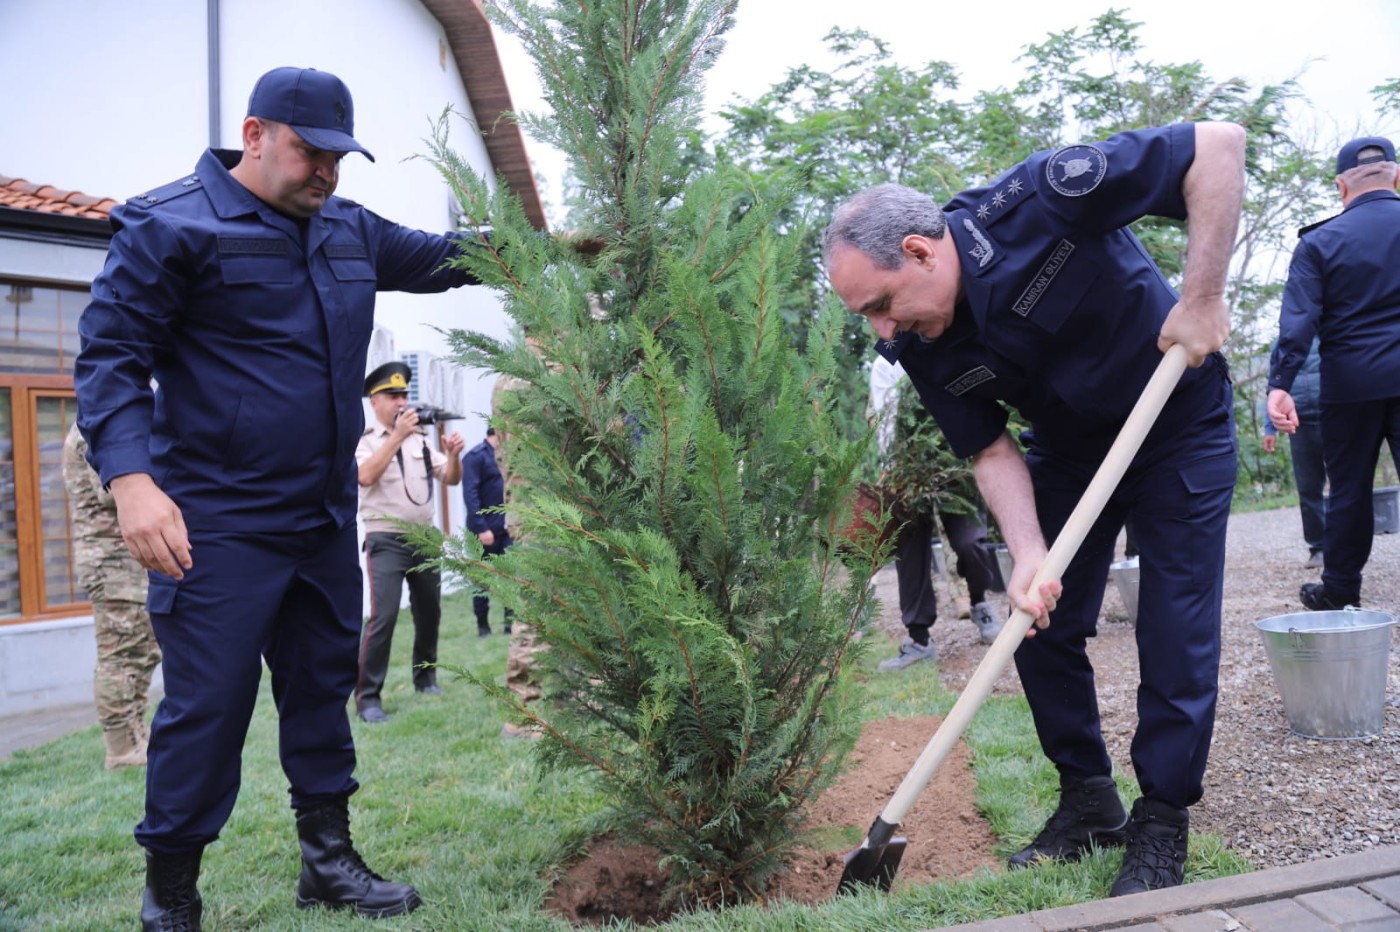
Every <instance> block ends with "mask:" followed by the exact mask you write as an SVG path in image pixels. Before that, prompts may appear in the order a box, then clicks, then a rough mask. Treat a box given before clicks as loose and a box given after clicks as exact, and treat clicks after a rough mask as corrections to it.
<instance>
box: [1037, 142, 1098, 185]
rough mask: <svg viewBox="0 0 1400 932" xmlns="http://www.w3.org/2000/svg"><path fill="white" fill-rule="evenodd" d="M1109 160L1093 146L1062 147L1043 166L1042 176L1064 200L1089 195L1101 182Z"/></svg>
mask: <svg viewBox="0 0 1400 932" xmlns="http://www.w3.org/2000/svg"><path fill="white" fill-rule="evenodd" d="M1106 171H1108V159H1107V157H1105V156H1104V154H1103V153H1102V152H1100V151H1099V150H1098V149H1097V148H1095V147H1094V146H1065V147H1064V148H1063V149H1059V150H1057V151H1056V152H1054V153H1053V154H1052V155H1051V156H1050V158H1049V159H1048V160H1047V161H1046V163H1045V177H1046V179H1047V180H1048V181H1049V182H1050V187H1052V188H1054V189H1055V190H1056V191H1058V192H1059V193H1061V194H1063V195H1064V196H1065V197H1080V196H1081V195H1084V194H1088V193H1089V192H1090V191H1092V190H1094V189H1095V188H1097V187H1098V186H1099V182H1100V181H1103V176H1104V172H1106Z"/></svg>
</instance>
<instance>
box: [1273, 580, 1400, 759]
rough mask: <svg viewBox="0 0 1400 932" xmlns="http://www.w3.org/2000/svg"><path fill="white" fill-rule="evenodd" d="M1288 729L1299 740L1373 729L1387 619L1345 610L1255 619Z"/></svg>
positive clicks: (1386, 653) (1377, 723)
mask: <svg viewBox="0 0 1400 932" xmlns="http://www.w3.org/2000/svg"><path fill="white" fill-rule="evenodd" d="M1255 627H1256V628H1258V629H1259V633H1260V634H1261V635H1262V636H1263V638H1264V650H1265V652H1266V653H1267V654H1268V655H1269V666H1270V667H1272V668H1273V671H1274V682H1275V684H1277V686H1278V691H1279V695H1280V696H1281V697H1282V698H1283V709H1284V712H1285V713H1286V714H1287V716H1288V727H1289V730H1290V731H1292V732H1293V733H1294V734H1296V735H1301V736H1302V737H1305V738H1328V739H1342V738H1365V737H1368V736H1371V735H1377V734H1380V732H1381V728H1382V726H1383V722H1384V719H1385V681H1386V672H1387V668H1388V666H1389V662H1390V642H1391V632H1392V630H1393V629H1394V627H1395V616H1394V615H1391V614H1389V613H1387V612H1371V611H1365V610H1362V609H1352V608H1348V609H1345V610H1344V611H1339V612H1300V613H1298V614H1293V615H1276V616H1274V617H1273V618H1265V619H1264V620H1263V621H1258V622H1255Z"/></svg>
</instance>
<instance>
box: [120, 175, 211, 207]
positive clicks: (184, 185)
mask: <svg viewBox="0 0 1400 932" xmlns="http://www.w3.org/2000/svg"><path fill="white" fill-rule="evenodd" d="M203 187H204V182H202V181H200V180H199V176H198V175H190V176H188V177H186V178H181V179H180V180H179V181H172V182H170V183H169V184H166V185H161V186H160V187H159V188H155V189H154V190H151V191H147V192H146V193H145V194H138V195H136V196H135V197H133V198H132V199H131V200H129V201H127V203H128V204H131V205H132V206H133V207H154V206H155V205H157V204H163V203H165V202H166V201H168V200H172V199H173V198H177V197H181V196H182V195H185V194H189V193H190V192H191V191H198V190H199V189H200V188H203Z"/></svg>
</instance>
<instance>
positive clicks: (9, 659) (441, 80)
mask: <svg viewBox="0 0 1400 932" xmlns="http://www.w3.org/2000/svg"><path fill="white" fill-rule="evenodd" d="M219 8H220V17H219V24H218V29H219V49H218V54H219V61H220V73H219V76H218V101H219V109H220V120H219V136H220V140H219V142H220V145H221V146H222V147H223V148H231V149H237V148H240V147H241V125H242V122H243V118H244V116H245V114H246V108H247V102H248V95H249V92H250V91H251V90H252V87H253V84H254V82H255V81H256V80H257V78H258V76H259V75H261V74H263V73H264V72H266V71H268V70H269V69H271V68H275V67H278V66H281V65H294V66H298V67H310V68H318V69H321V70H324V71H330V72H332V73H334V74H336V75H338V76H339V77H340V78H341V79H342V80H344V81H345V82H346V84H347V85H348V86H349V87H350V91H351V93H352V95H353V96H354V102H355V137H356V139H358V140H359V141H360V142H361V143H362V144H363V145H364V146H365V147H366V148H367V149H369V150H370V151H371V152H373V153H374V155H375V158H376V160H377V161H375V162H373V163H371V162H369V161H368V160H366V159H364V158H362V157H361V156H358V155H353V154H352V155H350V156H348V157H346V159H345V160H344V163H343V165H342V171H341V179H340V187H339V189H338V191H337V193H338V194H339V195H341V196H343V197H348V198H350V199H352V200H355V201H359V202H360V203H362V204H364V205H365V206H366V207H368V208H370V209H371V210H374V211H375V212H376V213H379V214H381V215H383V216H385V217H387V218H389V219H391V220H394V221H396V222H398V223H402V224H404V225H406V226H412V227H416V228H420V229H427V230H435V231H440V230H447V229H449V228H450V225H451V219H450V213H449V204H450V196H451V195H450V192H449V190H448V188H447V186H446V184H445V183H444V182H443V180H442V178H441V177H440V176H439V175H438V173H437V171H436V170H435V169H434V168H433V167H432V165H431V164H429V163H428V162H427V161H425V160H424V159H423V158H421V157H422V156H424V155H426V154H427V152H428V146H427V143H426V142H425V141H424V140H425V139H427V138H428V137H429V136H430V135H431V132H432V121H435V120H436V119H437V118H438V117H439V116H440V115H441V114H442V112H443V110H444V108H446V107H451V108H452V109H453V110H454V111H455V112H456V114H457V115H455V116H453V117H452V118H451V144H452V146H453V148H454V149H456V150H457V151H458V152H459V153H460V154H461V155H462V156H463V157H464V158H466V159H468V161H469V162H470V163H471V164H472V165H474V166H476V167H477V168H478V170H481V171H482V172H483V173H484V174H486V175H487V177H489V178H493V179H494V172H493V171H492V170H491V168H490V165H489V162H488V160H487V155H486V149H485V145H484V144H483V143H482V141H481V139H480V136H479V134H477V133H476V132H475V126H474V124H473V123H472V122H471V116H472V113H471V106H470V103H469V101H468V99H467V96H466V93H465V90H464V88H463V86H462V81H461V76H460V74H459V73H458V71H457V67H456V64H455V62H454V61H453V59H452V54H451V51H450V50H449V49H448V47H447V44H446V38H445V36H444V34H443V31H442V28H441V26H440V25H439V24H438V23H437V21H436V20H435V19H433V17H432V16H431V14H429V13H428V12H427V10H426V9H424V8H423V6H422V4H421V3H419V2H418V0H336V2H335V3H333V4H332V3H330V2H327V0H221V2H220V3H219ZM206 9H207V3H206V2H204V0H198V2H196V0H140V2H139V3H138V2H133V0H0V86H3V87H7V88H10V89H11V90H12V93H10V94H9V95H7V104H6V119H5V123H6V126H7V127H8V128H7V129H5V130H3V131H0V174H4V175H9V176H10V177H14V178H25V179H27V180H29V181H32V182H38V183H43V184H52V185H54V186H56V187H59V188H66V189H70V190H81V191H83V192H84V193H87V194H91V195H96V196H104V197H113V198H116V199H117V200H125V199H127V198H129V197H131V196H133V195H135V194H139V193H141V192H143V191H147V190H150V189H151V188H155V187H157V186H159V185H161V184H164V183H166V182H168V181H171V180H174V179H176V178H178V177H180V176H181V175H184V174H187V173H188V172H190V171H191V170H192V169H193V167H194V165H195V162H196V161H197V160H198V158H199V156H200V154H201V153H202V152H203V151H204V149H205V148H206V147H207V146H208V145H209V144H210V130H209V84H210V82H209V69H208V64H207V62H208V23H207V20H206ZM76 24H80V25H81V29H82V32H83V34H84V35H88V36H97V37H100V39H101V43H100V46H99V47H97V48H94V49H90V50H89V52H90V54H87V55H81V56H68V57H65V58H64V59H63V61H62V63H61V65H60V64H59V63H58V62H57V61H56V60H55V58H54V53H53V48H54V46H53V44H52V43H51V42H48V41H44V39H43V37H45V36H58V35H68V34H70V33H71V32H72V30H73V29H74V28H75V25H76ZM21 89H22V92H20V91H21ZM493 183H494V182H493ZM45 250H46V247H44V246H42V245H39V244H33V243H27V242H19V241H13V240H0V272H4V273H7V274H23V275H28V276H31V277H38V278H43V279H45V280H49V281H53V282H70V283H72V282H77V283H86V282H88V281H90V280H91V279H92V278H93V277H94V276H95V275H96V274H97V272H98V271H100V268H101V261H100V260H101V255H100V254H97V255H85V254H83V253H82V251H75V250H53V251H48V252H47V254H46V255H43V254H40V253H44V252H45ZM375 316H376V324H377V326H379V327H380V328H383V329H385V330H388V331H389V332H390V333H391V334H392V341H391V342H390V344H389V345H390V348H391V349H392V346H393V345H397V346H399V347H403V348H412V349H414V350H417V351H421V352H425V353H429V354H435V355H439V356H445V355H446V354H447V342H446V339H445V337H444V336H443V334H442V332H441V331H444V330H449V329H452V328H454V327H461V328H469V329H476V330H483V331H486V332H488V333H492V334H494V335H496V336H504V335H505V334H506V333H507V332H508V327H509V320H508V318H507V317H506V315H505V314H504V313H503V312H502V311H501V309H500V304H499V300H498V298H497V296H496V295H494V294H493V293H491V292H488V291H487V290H485V289H482V288H462V289H457V290H455V291H453V292H449V293H447V294H442V295H405V294H394V293H384V294H381V295H380V297H379V300H378V303H377V307H376V315H375ZM371 365H373V363H371ZM442 381H444V386H445V387H447V388H448V389H449V390H457V391H460V392H461V393H462V397H461V398H460V399H459V400H458V401H456V402H454V403H452V404H451V405H450V406H451V407H452V408H454V410H456V411H458V412H460V413H462V414H463V415H465V419H464V420H462V421H458V422H454V423H453V424H452V425H451V426H452V427H453V428H454V429H456V430H458V431H459V432H460V433H461V434H462V436H463V438H464V439H465V441H466V443H467V446H468V447H470V446H472V445H474V444H475V443H477V442H479V441H480V440H481V438H482V437H483V436H484V435H485V429H486V423H485V420H484V417H485V415H486V413H487V412H489V410H490V396H491V387H492V385H493V383H494V378H493V376H492V375H491V374H490V373H487V372H483V371H480V370H468V371H466V372H464V373H461V374H458V375H455V376H453V377H451V378H447V379H444V380H442ZM370 416H371V415H370V414H369V410H368V404H366V417H370ZM446 497H447V500H448V501H449V502H450V503H451V515H452V519H451V524H452V530H453V531H456V530H459V529H460V528H461V527H462V524H463V517H464V515H463V507H462V496H461V492H460V489H459V488H451V489H448V490H447V491H446ZM21 628H24V629H28V630H27V632H26V634H25V636H24V637H20V635H19V632H20V630H21ZM79 642H81V645H82V647H81V649H79V647H78V646H77V645H79ZM91 644H92V635H91V619H90V618H87V619H77V618H75V619H71V620H68V621H67V622H64V623H55V624H48V623H45V624H44V625H26V626H0V715H4V714H6V713H7V712H14V711H24V710H27V709H29V708H32V707H35V706H36V705H44V704H58V703H62V702H65V701H75V700H76V701H82V700H83V698H85V697H90V695H91V692H90V684H91V671H92V653H91V651H90V650H89V649H88V648H89V647H90V645H91ZM34 657H37V658H40V661H41V662H40V663H37V664H35V663H31V662H30V661H29V660H26V659H22V658H34ZM57 657H68V658H70V662H68V663H66V664H54V665H52V666H51V665H50V664H49V662H48V660H49V659H50V658H57ZM36 666H40V667H42V666H50V667H51V670H52V673H53V676H51V677H50V682H48V683H47V684H44V683H38V682H30V680H29V679H24V682H23V683H22V684H21V683H20V678H19V677H18V674H17V673H16V672H15V671H16V670H19V669H32V668H34V667H36Z"/></svg>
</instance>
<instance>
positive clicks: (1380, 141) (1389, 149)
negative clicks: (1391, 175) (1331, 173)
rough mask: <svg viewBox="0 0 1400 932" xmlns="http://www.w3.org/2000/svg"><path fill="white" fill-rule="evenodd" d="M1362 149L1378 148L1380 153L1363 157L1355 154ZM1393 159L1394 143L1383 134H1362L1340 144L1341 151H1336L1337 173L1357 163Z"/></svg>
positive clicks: (1354, 166)
mask: <svg viewBox="0 0 1400 932" xmlns="http://www.w3.org/2000/svg"><path fill="white" fill-rule="evenodd" d="M1363 149H1380V150H1381V151H1380V154H1379V155H1376V154H1374V153H1373V154H1371V155H1368V156H1366V157H1365V158H1364V159H1363V158H1357V155H1358V154H1359V153H1360V152H1361V150H1363ZM1393 161H1395V145H1394V144H1393V143H1392V142H1391V141H1390V140H1389V139H1386V138H1385V137H1384V136H1362V137H1361V138H1360V139H1353V140H1352V141H1351V142H1349V143H1347V144H1346V145H1344V146H1342V151H1341V152H1338V153H1337V174H1339V175H1340V174H1341V173H1342V172H1345V171H1350V170H1351V169H1353V168H1356V167H1357V166H1359V165H1370V164H1371V163H1372V162H1393Z"/></svg>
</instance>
